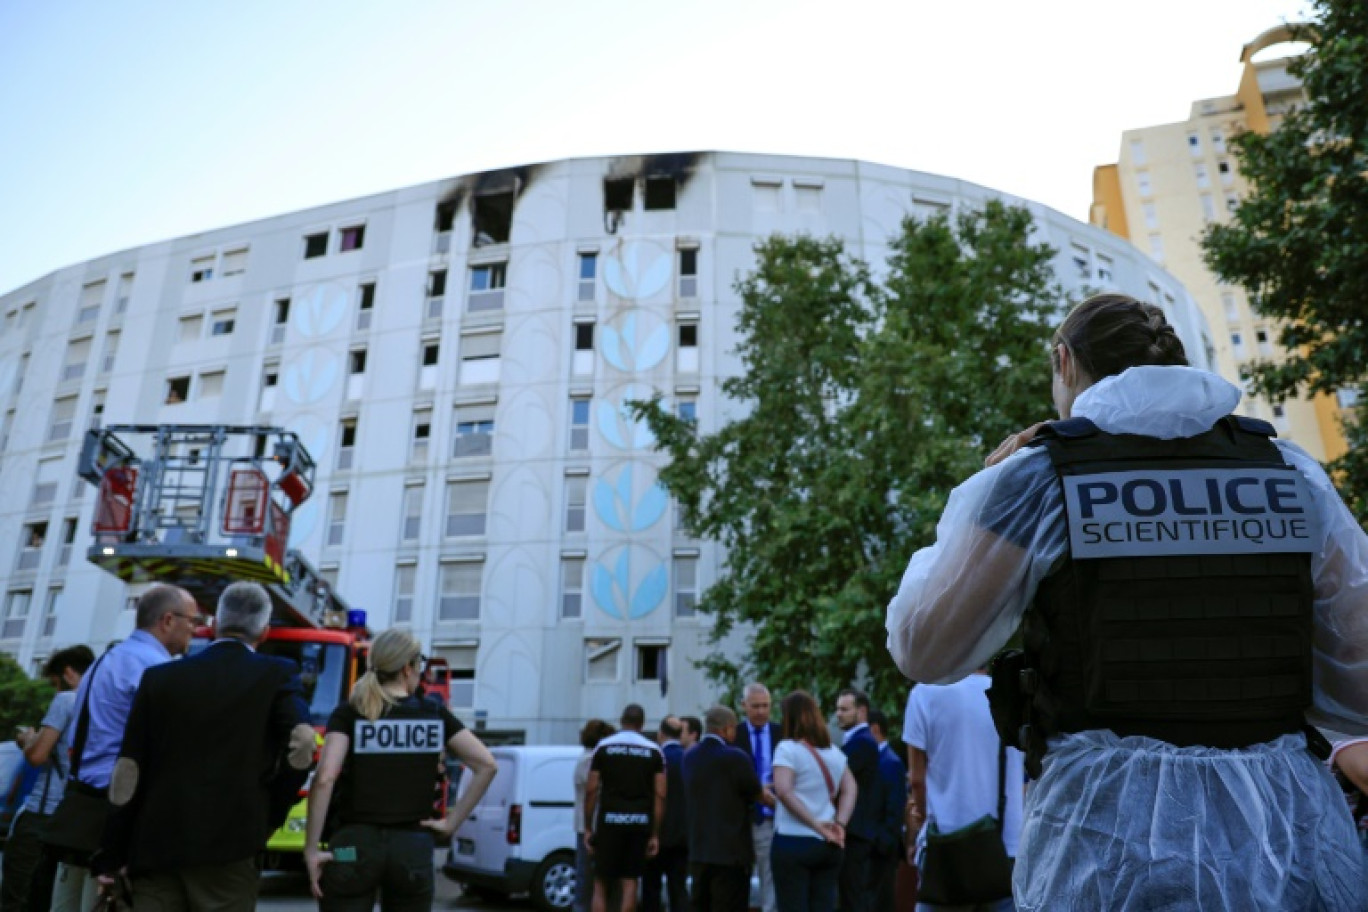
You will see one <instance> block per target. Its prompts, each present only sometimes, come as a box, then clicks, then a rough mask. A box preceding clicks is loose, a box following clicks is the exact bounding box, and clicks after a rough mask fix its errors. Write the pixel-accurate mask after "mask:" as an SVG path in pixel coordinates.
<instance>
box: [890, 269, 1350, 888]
mask: <svg viewBox="0 0 1368 912" xmlns="http://www.w3.org/2000/svg"><path fill="white" fill-rule="evenodd" d="M1050 358H1051V362H1052V367H1053V370H1054V390H1053V392H1054V402H1055V407H1056V408H1057V409H1058V412H1059V416H1060V419H1061V420H1060V421H1058V422H1051V423H1041V424H1037V425H1035V426H1033V427H1031V428H1028V429H1027V430H1025V431H1023V432H1021V433H1020V434H1015V435H1012V436H1011V437H1009V438H1007V440H1005V441H1004V442H1003V443H1002V445H1001V446H999V447H998V449H997V450H996V451H995V452H994V453H993V454H992V455H991V456H989V457H988V460H987V467H986V468H985V469H983V470H982V471H981V472H979V473H978V474H976V475H974V476H973V477H972V478H970V479H969V480H968V481H966V482H964V483H963V484H961V485H960V486H959V487H958V488H956V489H955V490H954V492H953V493H952V494H951V495H950V500H949V503H948V504H947V505H946V509H945V513H944V515H943V516H942V517H941V520H940V523H939V524H938V526H937V529H936V543H935V544H934V545H933V546H931V547H929V548H925V549H923V550H921V551H918V552H917V553H916V554H915V555H913V557H912V559H911V561H910V563H909V564H908V567H907V571H906V573H905V574H904V576H903V580H902V585H901V587H900V588H899V591H898V594H897V595H896V596H895V597H894V599H893V601H892V603H891V604H890V605H889V609H888V634H889V639H888V645H889V649H890V651H891V652H892V654H893V658H894V660H895V661H896V662H897V664H898V667H899V668H901V669H902V671H903V673H904V674H906V675H907V676H908V677H910V678H912V679H913V680H917V681H923V682H929V683H936V684H941V683H952V682H954V681H956V680H958V679H960V678H963V677H965V676H966V675H968V674H971V673H972V672H973V671H974V670H975V669H976V668H979V667H980V666H982V665H984V664H986V663H987V661H988V659H989V658H990V657H992V656H993V655H994V653H996V652H998V650H999V649H1001V648H1002V647H1003V646H1004V645H1006V643H1007V641H1008V639H1009V638H1010V637H1011V636H1012V635H1013V632H1014V631H1016V630H1017V629H1018V628H1020V631H1021V643H1022V649H1021V650H1018V651H1009V652H1007V653H1004V654H1003V655H1001V656H999V657H998V658H997V659H996V660H995V661H994V666H993V683H992V690H991V692H990V696H989V702H990V706H991V708H992V710H993V715H994V720H995V721H996V722H997V723H998V725H997V727H998V732H999V733H1000V734H1001V735H1002V737H1003V739H1004V740H1005V741H1006V742H1007V743H1008V744H1010V745H1012V746H1015V747H1020V748H1022V749H1023V750H1025V752H1026V758H1027V763H1026V765H1027V770H1028V772H1030V774H1031V775H1032V776H1033V778H1035V779H1036V782H1035V783H1034V785H1032V786H1031V788H1030V790H1029V792H1028V795H1027V799H1026V807H1025V821H1024V826H1023V830H1022V834H1021V840H1020V845H1019V847H1018V852H1017V861H1016V869H1015V873H1014V876H1013V894H1014V898H1015V900H1016V906H1017V908H1018V909H1020V910H1038V909H1050V910H1057V909H1087V910H1096V909H1158V908H1164V909H1175V910H1177V909H1185V910H1186V909H1192V910H1196V909H1202V910H1227V912H1246V910H1292V909H1296V910H1311V909H1317V910H1335V912H1338V910H1345V912H1348V910H1359V912H1361V910H1363V909H1366V908H1368V896H1365V883H1364V880H1363V871H1364V868H1363V859H1362V857H1361V855H1360V850H1359V847H1358V844H1357V841H1356V839H1355V837H1354V830H1353V823H1352V821H1351V820H1350V818H1349V815H1348V813H1347V811H1346V810H1345V807H1344V802H1343V800H1342V799H1341V798H1340V794H1339V791H1338V789H1336V787H1335V784H1334V781H1333V780H1332V779H1331V778H1330V776H1329V774H1328V773H1327V772H1326V770H1325V769H1324V767H1323V766H1322V764H1321V763H1320V762H1319V761H1318V760H1317V758H1316V757H1315V756H1313V755H1312V752H1311V750H1309V749H1308V746H1311V747H1316V746H1317V745H1316V742H1317V741H1320V742H1321V743H1322V744H1323V739H1321V738H1319V737H1318V735H1317V734H1316V733H1315V731H1314V730H1311V729H1308V728H1307V724H1306V723H1307V720H1308V718H1309V719H1310V720H1311V721H1314V722H1315V723H1317V724H1320V725H1325V726H1326V727H1330V728H1333V729H1336V730H1338V731H1343V732H1347V733H1359V734H1363V733H1368V536H1365V535H1364V532H1363V529H1361V528H1360V527H1359V524H1358V523H1357V522H1356V521H1355V519H1354V517H1353V516H1351V515H1350V513H1349V511H1348V510H1347V509H1346V508H1345V506H1344V503H1343V502H1342V501H1341V500H1340V498H1339V496H1338V494H1337V493H1336V492H1335V489H1334V487H1333V486H1332V485H1331V483H1330V479H1329V478H1328V477H1326V474H1325V472H1324V471H1323V470H1322V469H1321V467H1320V466H1319V465H1318V464H1317V463H1316V462H1315V460H1313V459H1312V458H1311V457H1309V456H1308V455H1307V454H1306V453H1305V452H1304V451H1303V450H1301V449H1300V448H1299V447H1297V446H1295V445H1293V444H1290V443H1286V442H1284V441H1281V440H1274V439H1273V438H1274V437H1275V436H1276V434H1275V432H1274V430H1273V428H1272V426H1271V425H1268V424H1266V423H1265V422H1262V421H1257V420H1254V419H1250V418H1244V417H1237V416H1234V415H1232V414H1231V413H1232V412H1233V411H1234V410H1235V407H1236V405H1237V404H1238V403H1239V401H1240V390H1239V389H1238V388H1237V387H1235V386H1234V385H1232V384H1230V383H1227V382H1226V381H1225V380H1223V379H1221V378H1220V377H1217V376H1215V375H1214V374H1210V373H1207V372H1205V371H1201V370H1195V369H1193V368H1191V367H1188V366H1187V357H1186V354H1185V353H1184V351H1183V346H1182V343H1181V342H1180V341H1179V339H1178V336H1177V335H1176V334H1175V332H1174V330H1173V328H1172V327H1171V326H1170V325H1169V324H1168V322H1167V321H1166V320H1165V318H1164V314H1163V311H1162V310H1160V309H1159V308H1158V307H1155V306H1153V305H1150V304H1142V303H1140V302H1138V301H1136V300H1134V299H1132V298H1128V297H1126V296H1125V295H1116V294H1109V295H1099V296H1097V297H1094V298H1091V299H1089V300H1087V301H1085V302H1083V303H1082V304H1080V305H1079V306H1078V307H1076V308H1075V309H1074V310H1073V311H1072V312H1070V314H1069V315H1068V317H1067V318H1066V319H1065V320H1064V323H1063V324H1062V325H1061V326H1060V328H1059V330H1058V331H1057V332H1056V333H1055V337H1054V341H1053V343H1052V344H1051V351H1050Z"/></svg>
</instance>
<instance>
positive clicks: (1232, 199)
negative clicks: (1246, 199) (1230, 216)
mask: <svg viewBox="0 0 1368 912" xmlns="http://www.w3.org/2000/svg"><path fill="white" fill-rule="evenodd" d="M1239 208H1240V197H1239V196H1237V195H1236V194H1234V193H1227V194H1226V212H1234V211H1235V210H1236V209H1239Z"/></svg>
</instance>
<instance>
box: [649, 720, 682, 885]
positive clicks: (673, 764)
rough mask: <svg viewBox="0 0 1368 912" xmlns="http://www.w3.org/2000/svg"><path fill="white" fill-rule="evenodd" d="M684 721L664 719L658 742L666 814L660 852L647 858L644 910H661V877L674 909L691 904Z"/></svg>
mask: <svg viewBox="0 0 1368 912" xmlns="http://www.w3.org/2000/svg"><path fill="white" fill-rule="evenodd" d="M681 734H682V724H681V723H680V721H679V719H677V718H675V717H674V716H666V717H665V718H664V719H662V720H661V722H660V730H659V731H658V732H657V733H656V742H657V743H658V744H659V745H660V752H661V753H662V754H664V755H665V816H664V818H663V819H662V820H661V823H660V851H659V852H657V853H656V855H655V857H654V858H650V859H647V861H646V873H645V875H644V876H643V879H642V885H641V912H660V908H661V907H660V880H661V878H662V877H663V878H664V879H665V882H666V884H667V888H668V890H669V897H670V912H685V909H687V908H688V905H689V888H688V883H687V881H688V878H689V821H688V815H687V814H686V812H685V800H684V747H683V745H682V744H681V743H680V736H681Z"/></svg>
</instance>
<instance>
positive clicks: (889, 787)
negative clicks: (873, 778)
mask: <svg viewBox="0 0 1368 912" xmlns="http://www.w3.org/2000/svg"><path fill="white" fill-rule="evenodd" d="M906 807H907V767H905V766H903V762H902V760H901V759H899V758H898V755H897V754H896V753H895V752H894V751H893V750H892V749H888V750H884V749H882V748H880V750H879V831H878V833H877V834H875V836H874V851H876V852H878V853H879V854H880V855H883V856H894V855H898V854H900V853H901V852H902V829H903V811H904V810H905V809H906Z"/></svg>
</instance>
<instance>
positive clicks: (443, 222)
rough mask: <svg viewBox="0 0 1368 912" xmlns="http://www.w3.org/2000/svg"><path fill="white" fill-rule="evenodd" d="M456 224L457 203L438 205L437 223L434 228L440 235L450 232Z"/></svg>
mask: <svg viewBox="0 0 1368 912" xmlns="http://www.w3.org/2000/svg"><path fill="white" fill-rule="evenodd" d="M455 223H456V204H455V203H438V204H437V219H436V221H435V222H434V223H433V226H432V227H433V228H434V229H435V230H436V231H437V232H438V233H439V234H440V233H441V232H444V231H450V230H451V227H452V225H454V224H455Z"/></svg>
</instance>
